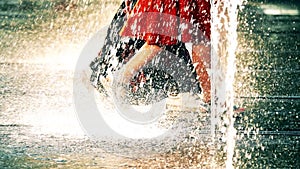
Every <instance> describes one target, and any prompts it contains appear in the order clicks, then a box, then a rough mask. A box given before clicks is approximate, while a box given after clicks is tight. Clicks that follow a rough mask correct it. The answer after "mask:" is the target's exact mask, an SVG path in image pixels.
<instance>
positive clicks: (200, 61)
mask: <svg viewBox="0 0 300 169" xmlns="http://www.w3.org/2000/svg"><path fill="white" fill-rule="evenodd" d="M192 58H193V64H194V65H195V69H196V73H197V76H198V77H197V78H198V80H199V82H200V85H201V87H202V92H203V96H204V100H203V101H204V102H206V103H209V102H210V99H211V93H210V89H211V84H210V78H209V75H208V73H207V68H209V67H210V47H208V46H205V45H193V51H192Z"/></svg>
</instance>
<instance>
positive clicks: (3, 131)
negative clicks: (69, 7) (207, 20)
mask: <svg viewBox="0 0 300 169" xmlns="http://www.w3.org/2000/svg"><path fill="white" fill-rule="evenodd" d="M4 2H6V1H3V2H0V7H1V14H0V17H1V19H3V18H4V19H3V20H2V21H1V25H0V28H1V29H0V37H1V39H5V40H1V44H0V45H1V55H0V56H1V57H0V58H1V61H0V62H1V63H0V166H1V167H0V168H59V167H61V168H134V167H143V168H149V167H153V168H155V167H156V168H163V167H166V168H174V167H178V168H188V167H191V166H194V167H195V168H197V166H198V167H200V166H201V167H203V168H209V167H211V166H212V164H211V162H212V161H215V162H218V161H222V159H218V157H220V158H221V157H222V153H217V154H216V151H215V150H217V149H218V148H220V145H218V144H217V143H216V144H217V145H210V144H207V142H209V141H207V140H200V141H198V142H197V143H195V144H194V145H190V144H188V143H182V144H180V145H178V147H174V148H170V149H169V150H168V151H166V152H165V153H158V154H155V153H154V154H153V155H151V156H150V157H149V156H147V157H137V156H133V157H124V156H120V155H119V154H116V152H118V151H120V150H114V149H116V148H118V147H120V146H119V145H117V144H114V143H109V142H106V141H102V142H96V141H93V140H90V139H88V138H87V137H86V136H84V132H83V131H82V129H81V128H80V125H79V124H78V121H77V117H76V114H75V111H74V105H73V100H72V99H73V98H72V80H73V79H72V78H73V70H72V68H73V65H72V64H67V63H68V62H69V61H70V62H72V63H73V62H74V63H75V61H76V56H72V55H74V54H75V55H76V53H77V52H80V49H81V48H80V47H82V46H83V45H84V44H80V43H79V42H80V41H84V40H83V39H85V40H86V39H88V37H89V36H90V35H91V34H93V33H94V32H95V31H97V30H98V29H100V28H101V26H100V25H101V24H103V23H101V22H102V21H97V22H93V23H91V19H89V18H93V17H95V16H98V14H96V13H92V14H89V15H87V14H88V12H90V11H91V10H95V9H99V11H101V10H102V12H103V7H105V6H106V7H107V6H109V7H112V8H113V9H116V6H117V4H118V2H110V3H107V4H102V6H101V5H98V6H96V7H94V8H93V9H91V8H88V9H87V10H83V8H82V9H81V8H79V9H80V10H79V11H80V12H74V11H73V12H72V11H70V12H66V13H64V12H61V13H53V12H51V11H49V9H48V8H47V7H46V6H44V8H43V10H37V9H36V8H35V9H36V10H35V11H34V12H33V13H32V12H29V11H26V10H27V9H26V8H25V7H24V6H22V9H21V10H20V8H18V9H15V6H17V4H18V2H17V1H7V3H6V4H5V3H4ZM45 2H46V1H45ZM4 4H5V5H4ZM23 5H24V4H23ZM28 5H29V7H28V6H27V8H28V9H30V3H29V4H28ZM34 5H36V6H38V5H41V4H38V3H37V4H34ZM42 6H43V4H42ZM4 7H6V8H8V9H6V8H5V9H4ZM31 7H32V6H31ZM33 7H34V6H33ZM38 7H40V6H38ZM51 9H52V8H51ZM293 9H294V8H293ZM7 11H10V12H7ZM41 11H42V12H41ZM8 13H9V15H7V14H8ZM29 14H31V15H29ZM84 14H86V15H87V16H88V18H84V19H83V18H80V17H79V19H75V17H74V16H72V15H75V16H77V15H78V16H79V15H84ZM102 14H103V15H104V14H105V13H102ZM38 16H43V17H45V19H38ZM105 16H106V15H105ZM107 16H109V15H107ZM59 17H61V18H62V19H57V18H59ZM108 18H109V17H108ZM108 18H106V19H107V20H109V19H108ZM110 18H111V16H110ZM72 19H73V20H72ZM80 19H82V20H83V21H79V20H80ZM66 20H68V21H66ZM96 20H97V19H96ZM98 20H101V19H100V18H98ZM36 21H37V22H38V23H36V24H33V23H34V22H36ZM240 21H241V22H240V27H239V42H240V43H239V44H240V45H239V50H238V52H237V55H238V56H237V59H238V60H237V66H238V73H237V77H236V79H237V80H236V81H237V82H236V89H237V91H236V92H237V95H238V96H237V99H236V102H237V103H239V104H240V105H242V106H244V107H246V108H247V111H246V112H244V113H241V114H238V115H237V116H236V124H235V127H236V129H237V130H238V138H237V146H236V148H235V153H236V154H235V166H236V167H239V168H266V166H268V167H270V168H297V166H300V164H299V160H298V157H299V148H300V143H299V141H300V128H299V125H300V120H299V112H300V110H299V107H300V105H299V104H300V99H299V96H300V91H299V89H300V86H299V82H300V79H299V77H300V76H299V71H300V70H299V65H300V58H299V44H300V42H299V39H300V38H299V24H300V22H299V21H300V18H299V15H276V16H273V15H272V16H271V15H265V14H264V13H263V10H261V9H260V8H259V6H257V5H256V4H255V3H254V4H251V3H249V5H247V6H246V7H245V9H244V11H243V12H242V13H241V14H240ZM64 22H67V23H66V24H65V25H64V24H63V23H64ZM103 22H104V23H105V21H103ZM14 25H16V26H18V28H16V27H14ZM63 25H64V26H63ZM285 25H289V26H285ZM83 27H88V28H89V31H86V32H83V31H82V28H83ZM97 27H98V28H97ZM48 28H51V29H52V30H53V31H54V32H53V31H49V32H46V31H45V30H47V29H48ZM18 30H19V31H18ZM41 30H42V31H41ZM38 32H44V33H38ZM48 34H51V35H53V36H52V37H49V35H48ZM54 34H55V36H54ZM74 36H75V37H76V38H74ZM81 36H82V37H83V38H82V37H81ZM31 42H32V43H31ZM53 42H59V43H55V44H53ZM70 44H74V46H72V45H70ZM62 56H63V57H62ZM62 58H63V59H62ZM74 60H75V61H74ZM189 139H191V138H189ZM220 142H221V141H220ZM119 144H123V145H124V146H123V147H124V149H123V150H122V151H125V149H126V147H127V149H128V151H130V149H131V147H130V146H132V145H131V144H130V143H126V142H120V143H119ZM114 145H116V146H114ZM152 146H153V145H152ZM156 146H157V145H154V146H153V148H155V147H156ZM160 146H163V145H160ZM104 147H109V148H106V149H105V148H104ZM150 147H151V146H150ZM112 152H114V153H112ZM215 155H217V157H216V156H215ZM213 157H214V158H213Z"/></svg>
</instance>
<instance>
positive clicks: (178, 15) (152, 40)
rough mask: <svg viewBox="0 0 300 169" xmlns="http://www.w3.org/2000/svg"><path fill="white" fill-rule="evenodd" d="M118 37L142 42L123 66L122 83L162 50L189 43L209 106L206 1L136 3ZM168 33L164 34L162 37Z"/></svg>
mask: <svg viewBox="0 0 300 169" xmlns="http://www.w3.org/2000/svg"><path fill="white" fill-rule="evenodd" d="M128 16H129V17H128V20H127V21H126V24H125V25H124V27H123V28H122V30H121V31H120V35H121V36H127V37H132V38H138V39H142V40H144V41H145V43H144V45H143V46H142V47H141V49H140V50H139V51H138V53H136V54H135V55H134V56H133V58H131V59H130V60H129V61H128V62H127V63H126V65H125V73H124V76H125V81H124V83H128V82H129V79H130V78H131V77H132V76H133V75H134V74H135V73H136V72H137V71H138V70H140V69H141V68H142V66H143V65H144V64H145V63H147V62H149V61H150V60H152V59H153V58H154V57H155V56H156V54H157V53H158V52H159V51H161V50H162V48H165V47H167V48H173V47H174V46H178V44H182V42H183V43H192V44H193V49H192V62H193V65H194V68H195V71H196V73H197V75H198V77H197V78H198V80H199V82H200V85H201V87H202V90H203V99H204V102H206V103H209V102H210V99H211V96H210V88H211V86H210V79H209V75H208V72H207V68H208V67H210V44H209V41H210V19H211V15H210V3H209V1H208V0H138V1H137V3H136V5H135V6H134V7H133V9H132V10H131V11H129V14H128ZM165 32H167V34H165Z"/></svg>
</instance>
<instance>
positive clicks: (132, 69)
mask: <svg viewBox="0 0 300 169" xmlns="http://www.w3.org/2000/svg"><path fill="white" fill-rule="evenodd" d="M159 51H161V48H160V47H159V46H156V45H148V44H147V43H145V44H144V46H143V47H141V49H140V50H139V51H138V52H137V53H136V54H135V55H134V56H133V57H132V58H131V59H130V60H129V61H128V62H127V63H126V65H125V66H124V77H123V83H129V82H130V79H131V78H132V77H133V76H134V74H135V73H137V72H138V71H139V70H140V69H141V68H142V67H143V66H144V65H145V64H147V63H148V62H149V61H151V60H152V59H153V58H154V57H155V56H156V54H157V53H158V52H159Z"/></svg>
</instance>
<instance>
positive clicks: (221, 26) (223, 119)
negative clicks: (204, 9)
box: [211, 0, 242, 168]
mask: <svg viewBox="0 0 300 169" xmlns="http://www.w3.org/2000/svg"><path fill="white" fill-rule="evenodd" d="M241 3H242V0H240V1H236V0H231V1H224V2H223V1H216V3H215V4H214V5H212V49H213V50H212V55H211V60H212V79H211V82H212V98H213V99H212V109H211V111H212V113H211V115H212V134H213V135H215V136H217V137H219V136H218V135H216V134H218V133H215V131H217V130H221V138H222V141H223V142H225V143H226V144H225V146H224V148H223V153H226V161H225V166H226V168H233V155H234V147H235V135H236V130H235V128H234V126H233V125H234V118H233V106H234V103H233V101H234V89H233V83H234V73H235V57H236V56H235V51H236V47H237V25H238V21H237V15H238V6H239V5H241ZM212 4H213V3H212Z"/></svg>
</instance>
